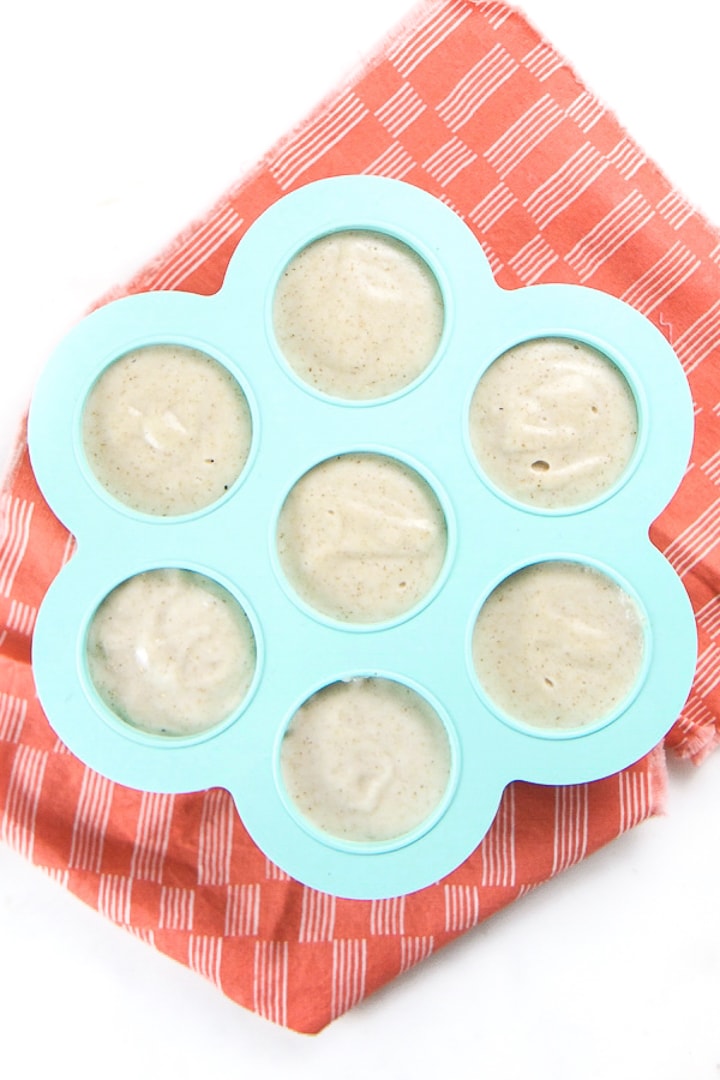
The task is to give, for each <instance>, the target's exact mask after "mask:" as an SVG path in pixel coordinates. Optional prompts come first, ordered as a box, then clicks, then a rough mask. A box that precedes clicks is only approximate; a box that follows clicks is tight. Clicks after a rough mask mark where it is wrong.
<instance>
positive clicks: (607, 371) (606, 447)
mask: <svg viewBox="0 0 720 1080" xmlns="http://www.w3.org/2000/svg"><path fill="white" fill-rule="evenodd" d="M637 430H638V418H637V410H636V407H635V399H634V397H633V394H632V391H631V390H630V387H629V385H628V383H627V381H626V379H625V377H624V376H623V374H622V373H621V372H620V370H619V369H618V368H617V367H616V366H615V365H614V364H613V363H611V362H610V361H609V360H608V359H607V358H606V357H605V356H603V355H602V353H600V352H598V351H597V350H595V349H593V348H591V347H590V346H588V345H585V344H581V343H580V342H576V341H572V340H569V339H568V340H566V339H564V338H544V339H538V340H535V341H528V342H525V343H524V344H522V345H517V346H516V347H515V348H513V349H510V350H509V351H508V352H506V353H504V354H503V355H502V356H501V357H500V358H499V359H498V360H496V361H495V362H494V363H493V364H492V365H491V366H490V367H489V368H488V370H487V371H486V373H485V374H484V375H483V377H482V378H481V379H480V382H479V383H478V386H477V389H476V391H475V394H474V396H473V399H472V404H471V408H470V439H471V442H472V446H473V450H474V451H475V455H476V457H477V459H478V461H479V463H480V465H481V466H482V468H483V470H484V471H485V472H486V474H487V476H488V477H489V478H490V480H492V481H493V482H494V483H495V484H497V486H498V487H499V488H500V489H501V490H502V491H504V492H505V493H506V494H507V495H510V496H512V497H514V498H516V499H518V500H519V501H520V502H524V503H531V504H533V505H535V506H540V507H545V508H548V509H550V508H559V507H570V506H578V505H581V504H582V503H585V502H589V501H590V500H591V499H594V498H596V497H598V496H600V495H602V494H603V493H604V492H605V491H607V490H609V488H611V487H612V486H613V484H614V483H615V482H616V481H617V480H618V479H619V478H620V477H621V476H622V474H623V472H624V471H625V468H626V467H627V465H628V462H629V461H630V458H631V456H632V453H633V450H634V449H635V443H636V439H637Z"/></svg>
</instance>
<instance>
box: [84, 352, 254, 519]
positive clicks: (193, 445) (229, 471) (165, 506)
mask: <svg viewBox="0 0 720 1080" xmlns="http://www.w3.org/2000/svg"><path fill="white" fill-rule="evenodd" d="M250 438H251V421H250V411H249V409H248V404H247V401H246V399H245V395H244V394H243V392H242V390H241V389H240V386H239V385H238V383H237V382H236V380H235V379H234V378H233V376H232V375H231V374H230V372H229V371H227V370H226V369H225V368H224V367H223V366H222V364H219V363H218V362H217V361H216V360H213V359H212V358H211V357H209V356H206V355H205V354H204V353H202V352H199V351H198V350H196V349H188V348H184V347H181V346H174V345H153V346H147V347H145V348H142V349H136V350H135V351H134V352H130V353H126V354H125V355H124V356H123V357H121V358H120V359H119V360H116V361H115V363H113V364H111V365H110V367H109V368H107V370H106V371H105V372H104V373H103V374H102V375H101V376H100V378H99V379H98V380H97V382H96V383H95V386H94V387H93V389H92V390H91V392H90V394H89V396H88V400H87V402H86V405H85V410H84V414H83V441H84V447H85V454H86V456H87V460H88V463H89V465H90V467H91V469H92V470H93V472H94V473H95V475H96V477H97V479H98V480H99V481H100V483H101V484H102V486H103V487H104V488H105V489H106V490H107V491H108V492H109V493H110V494H111V495H113V496H114V497H115V498H116V499H118V500H119V501H120V502H122V503H124V504H125V505H126V506H129V507H131V508H132V509H133V510H139V511H141V512H143V513H146V514H156V515H159V516H166V515H175V514H187V513H191V512H193V511H196V510H201V509H203V507H206V506H209V505H210V504H211V503H213V502H215V501H216V500H217V499H219V498H220V497H221V496H222V495H223V494H224V493H225V492H226V491H227V490H228V488H229V487H230V486H231V485H232V484H233V483H234V482H235V480H236V479H237V477H238V476H239V475H240V472H241V471H242V468H243V466H244V464H245V461H246V460H247V456H248V452H249V449H250Z"/></svg>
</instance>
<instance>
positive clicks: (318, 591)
mask: <svg viewBox="0 0 720 1080" xmlns="http://www.w3.org/2000/svg"><path fill="white" fill-rule="evenodd" d="M277 545H278V555H279V558H280V563H281V566H282V568H283V570H284V571H285V574H286V575H287V578H288V581H289V582H290V584H291V585H292V586H293V588H294V589H295V590H296V592H297V593H298V595H299V596H300V597H301V598H302V599H303V600H304V601H305V602H306V603H307V604H309V605H310V606H311V607H313V608H314V609H315V610H317V611H319V612H322V613H323V614H325V615H329V616H331V617H332V618H334V619H339V620H342V621H345V622H357V623H372V622H381V621H384V620H386V619H393V618H396V617H397V616H399V615H402V614H403V613H404V612H406V611H409V610H410V609H411V608H412V607H414V606H415V605H416V604H417V603H419V601H420V600H422V599H423V598H424V597H425V596H426V595H427V593H428V592H429V591H430V589H431V588H432V586H433V584H434V582H435V580H436V578H437V576H438V574H439V573H440V570H441V568H442V564H443V561H444V559H445V551H446V545H447V533H446V525H445V517H444V514H443V511H442V509H441V507H440V504H439V503H438V501H437V499H436V498H435V495H434V494H433V492H432V491H431V489H430V487H429V486H428V485H427V484H426V482H425V481H424V480H423V479H422V478H421V477H420V476H419V475H418V474H417V473H416V472H415V471H414V470H413V469H410V468H408V467H407V466H406V465H404V464H402V463H401V462H399V461H395V460H393V459H392V458H388V457H384V456H382V455H380V454H345V455H342V456H340V457H336V458H330V459H329V460H327V461H324V462H322V464H320V465H318V466H316V467H315V468H314V469H311V470H310V471H309V472H307V473H306V474H305V475H304V476H303V477H301V479H300V480H299V481H298V483H297V484H296V485H295V486H294V488H293V489H292V491H291V492H290V494H289V495H288V497H287V499H286V500H285V504H284V506H283V508H282V511H281V514H280V518H279V521H278V531H277Z"/></svg>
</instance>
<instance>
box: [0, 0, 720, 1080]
mask: <svg viewBox="0 0 720 1080" xmlns="http://www.w3.org/2000/svg"><path fill="white" fill-rule="evenodd" d="M522 6H523V9H524V11H525V13H526V14H527V16H528V17H529V19H530V20H531V22H533V23H534V24H535V26H536V27H537V28H538V29H539V30H540V31H541V32H542V33H543V34H544V35H545V36H546V37H547V38H548V39H549V40H550V41H551V43H552V44H554V45H555V46H556V47H557V48H558V49H559V50H560V51H561V52H562V53H564V54H565V56H566V57H568V58H569V59H570V60H571V62H572V64H573V66H574V67H575V69H576V71H577V72H578V74H579V75H580V76H581V78H582V79H583V80H584V81H585V82H586V84H587V85H588V86H589V87H590V88H591V89H592V90H593V91H594V92H595V93H596V94H597V95H598V96H599V97H600V98H601V99H602V100H603V101H604V102H605V103H606V104H607V105H608V106H609V107H610V108H612V109H613V110H614V111H615V113H616V114H617V115H618V117H619V119H620V121H621V122H622V123H623V124H624V125H625V126H626V127H627V128H628V129H629V131H630V133H631V134H632V135H633V137H634V138H635V139H636V140H637V141H638V142H639V143H640V144H641V145H642V146H643V148H644V149H645V150H646V152H647V153H648V154H649V155H650V156H651V157H653V158H654V159H655V160H656V161H657V163H658V164H659V165H660V166H661V168H662V169H663V170H664V172H665V173H666V174H667V175H668V176H669V177H670V179H671V180H672V182H673V183H674V184H675V186H677V187H679V188H680V189H681V191H683V192H684V193H685V195H686V196H687V197H688V198H689V199H690V201H691V202H693V203H695V204H696V205H697V206H698V207H700V208H701V209H702V210H703V211H704V212H705V213H706V215H707V216H708V217H710V218H711V219H712V220H713V221H714V222H716V223H719V224H720V182H719V177H720V149H719V142H718V138H717V129H718V125H717V104H718V98H719V94H718V84H717V81H716V80H717V55H716V54H717V49H718V46H719V44H720V9H719V8H718V6H717V4H716V3H715V0H683V2H682V3H671V2H669V0H656V2H654V3H651V0H603V2H602V4H597V5H596V6H595V8H593V9H589V8H588V5H585V4H583V3H580V2H578V0H525V3H524V4H523V5H522ZM411 8H412V3H411V2H409V0H362V2H359V3H356V4H347V3H341V2H340V0H304V2H300V0H275V2H270V0H265V2H263V3H252V2H249V0H246V2H245V3H239V2H236V3H234V4H232V3H230V2H229V0H203V2H202V3H199V4H197V5H190V4H187V3H185V2H184V0H124V3H123V4H122V5H120V4H117V5H116V4H108V5H99V4H96V3H90V2H89V0H64V2H63V3H56V2H55V0H39V2H36V3H33V2H31V0H28V2H27V3H25V4H18V3H16V4H14V5H13V7H12V12H11V13H10V14H8V13H7V8H6V9H4V10H5V12H6V13H5V14H4V15H3V16H2V17H1V19H0V99H1V101H2V128H1V130H0V140H1V146H2V160H3V164H2V165H1V166H0V221H1V231H0V236H1V237H2V244H1V247H0V256H1V261H0V275H1V278H0V297H1V299H0V303H1V304H2V308H1V309H0V310H1V311H2V328H3V340H2V347H0V459H2V461H3V462H4V461H6V460H7V457H8V454H9V451H10V448H11V445H12V441H13V434H14V429H15V427H16V424H17V421H18V420H19V417H20V415H21V413H22V411H23V410H24V408H25V405H26V403H27V400H28V398H29V395H30V393H31V389H32V385H33V381H34V379H35V377H36V375H37V372H38V371H39V369H40V367H41V365H42V363H43V361H44V359H45V358H46V356H47V355H48V353H49V352H50V351H51V349H52V348H53V346H54V345H55V343H56V342H57V341H58V339H59V338H60V337H61V336H62V335H63V334H64V333H65V331H66V330H67V329H69V327H70V325H71V324H72V323H73V322H74V321H75V320H76V319H77V318H78V317H79V316H80V315H81V314H82V313H83V312H84V311H85V310H86V308H87V307H88V305H89V304H90V303H92V301H93V300H94V299H95V298H96V297H97V296H99V295H100V294H102V293H104V291H105V290H106V289H107V288H109V287H111V286H113V285H115V284H116V283H118V282H122V281H123V280H124V279H126V278H127V277H128V276H129V275H130V274H131V273H132V272H133V271H135V270H136V269H137V268H138V267H140V266H141V265H142V264H143V262H144V261H145V260H146V259H148V258H149V257H151V256H152V255H154V254H155V253H156V252H157V251H158V250H159V249H161V248H162V247H164V245H165V244H166V243H167V242H168V241H169V240H170V239H172V238H173V236H174V235H175V233H176V232H177V231H179V230H180V229H181V228H183V227H184V226H185V225H186V224H187V223H188V222H189V220H191V219H193V218H195V217H196V216H198V215H200V214H201V213H202V212H203V211H204V210H205V209H206V208H208V206H209V205H210V204H211V203H213V202H214V201H215V199H216V197H217V196H219V195H220V194H221V193H222V191H223V190H224V189H225V188H226V187H228V186H229V185H230V184H231V183H232V182H233V181H234V180H236V179H237V178H238V177H239V176H240V175H241V174H242V173H243V171H244V170H245V169H247V168H248V167H249V166H251V165H252V164H253V162H254V161H255V159H256V158H257V157H258V156H259V155H260V154H262V152H263V151H264V150H266V149H267V148H268V147H269V146H270V145H271V144H272V143H273V142H274V141H275V139H276V138H277V137H279V136H280V135H282V134H283V133H284V132H285V130H286V129H287V128H288V126H289V125H290V124H292V123H294V122H295V121H297V120H299V119H301V118H302V117H303V116H304V115H305V113H306V112H307V111H308V110H309V109H310V108H311V107H312V106H313V105H314V104H315V103H316V102H317V101H318V99H319V98H321V97H322V96H324V95H325V94H326V93H327V92H328V91H329V90H331V89H332V87H333V85H334V84H335V82H336V81H337V80H338V79H339V78H340V77H341V76H343V75H344V74H346V73H347V72H348V70H349V69H352V68H353V67H354V66H355V65H356V64H357V63H358V62H360V61H361V60H362V58H363V57H364V55H365V54H366V53H367V52H368V51H369V50H370V49H371V48H372V47H373V46H374V44H375V43H376V42H377V41H378V40H379V39H381V38H382V37H383V36H384V35H385V33H386V32H387V31H389V30H390V29H391V28H392V27H393V26H394V24H395V23H396V22H397V20H398V19H399V18H401V17H403V16H404V15H405V14H407V13H408V12H409V11H410V10H411ZM719 892H720V753H717V754H716V755H715V756H714V757H713V758H712V759H711V760H709V761H708V762H707V763H706V764H705V765H704V766H703V767H702V768H701V769H694V768H693V767H691V766H683V767H680V766H676V767H673V768H672V772H671V778H670V796H669V803H668V813H667V815H666V816H664V817H662V818H658V819H655V820H653V821H651V822H648V823H646V824H645V825H643V826H642V827H640V828H638V829H636V830H633V832H632V833H631V834H629V835H627V836H625V837H623V838H622V839H621V840H619V841H617V842H615V843H614V844H612V845H611V846H610V847H609V848H606V849H605V850H604V851H602V852H601V853H600V854H598V855H596V856H594V857H592V858H591V859H589V860H587V861H586V862H585V863H584V864H582V865H580V866H578V867H576V868H574V869H573V870H571V871H569V872H567V873H565V874H564V875H562V876H561V877H560V878H557V879H555V880H554V881H553V882H551V883H549V884H548V885H546V886H543V887H542V888H541V889H539V890H537V891H536V892H534V893H533V894H532V895H530V896H529V897H526V898H525V899H523V900H521V901H520V902H518V903H516V904H514V905H512V906H511V908H510V909H508V910H506V911H504V912H503V913H501V914H500V915H499V916H496V917H495V918H494V919H492V920H490V921H489V922H488V923H486V924H484V925H483V926H482V927H480V928H478V929H477V930H476V931H474V932H471V933H469V934H467V935H466V936H465V937H464V938H463V939H461V940H460V941H459V942H457V943H456V944H454V945H453V946H451V947H449V948H448V949H446V950H445V951H443V952H442V953H440V954H438V955H436V956H434V957H432V958H431V959H430V960H429V961H427V962H425V963H424V964H422V965H421V966H420V967H419V968H417V969H415V970H414V971H413V972H411V973H410V974H409V975H407V976H405V977H403V978H402V979H399V980H397V981H396V982H395V983H393V984H392V985H391V986H390V987H388V988H386V989H385V990H383V991H382V992H380V993H379V994H378V995H376V996H375V997H373V998H371V999H369V1000H368V1001H366V1002H365V1003H363V1004H362V1005H360V1006H359V1007H357V1008H356V1009H354V1010H353V1011H352V1012H351V1013H349V1014H348V1015H346V1016H345V1017H343V1018H342V1019H340V1020H338V1021H337V1022H335V1023H334V1024H333V1025H332V1026H331V1027H330V1028H329V1029H327V1030H326V1031H325V1032H324V1033H323V1034H321V1035H320V1036H318V1037H316V1038H309V1037H305V1036H300V1035H296V1034H294V1033H291V1032H287V1031H285V1030H282V1029H280V1028H276V1027H274V1026H273V1025H271V1024H270V1023H268V1022H266V1021H264V1020H261V1019H259V1018H258V1017H256V1016H254V1015H252V1014H251V1013H248V1012H245V1011H243V1010H242V1009H240V1008H239V1007H237V1006H235V1005H233V1004H232V1003H231V1002H229V1001H227V1000H226V999H225V998H223V997H222V995H221V994H220V993H219V992H218V991H217V990H216V989H215V988H214V987H212V986H211V985H210V984H208V983H205V982H204V981H203V980H202V979H201V978H200V976H197V975H195V974H193V973H191V972H190V971H187V970H186V969H184V968H183V967H181V966H180V965H178V964H176V963H174V962H172V961H169V960H167V959H165V958H163V957H162V956H160V955H158V954H156V953H155V952H154V950H152V949H150V948H148V947H147V946H145V945H143V944H141V943H140V942H138V941H136V940H135V939H133V938H131V937H130V936H129V935H127V934H126V933H124V932H123V931H121V930H119V929H117V928H116V927H114V926H112V925H111V924H109V923H108V922H107V921H106V920H104V919H103V918H101V917H100V916H99V915H97V914H96V913H95V912H93V911H91V910H90V909H87V908H85V907H84V906H83V905H82V904H81V903H80V902H79V901H77V900H76V899H75V898H73V897H71V896H69V895H66V894H65V893H64V892H63V891H62V890H61V889H60V888H59V886H57V885H55V884H54V883H53V882H51V881H49V880H48V879H46V878H45V876H44V875H43V874H42V873H41V872H40V871H39V870H37V869H35V868H33V867H31V866H29V865H27V864H26V863H25V862H24V861H23V860H21V859H20V858H19V857H18V856H17V855H16V854H15V853H14V852H12V851H10V850H8V849H7V848H5V847H0V1054H2V1060H3V1062H6V1063H7V1064H6V1065H2V1066H0V1074H2V1075H6V1076H8V1078H10V1077H12V1078H13V1080H14V1078H15V1077H26V1076H28V1077H29V1076H41V1075H45V1074H56V1073H57V1072H61V1073H64V1072H65V1069H64V1068H63V1066H66V1067H70V1068H72V1070H73V1072H74V1074H75V1076H77V1077H80V1078H81V1080H84V1078H85V1077H95V1076H98V1075H99V1076H103V1077H106V1078H110V1080H114V1078H115V1077H121V1076H124V1075H125V1074H131V1075H132V1076H133V1077H135V1078H138V1080H145V1078H150V1077H163V1078H165V1077H177V1078H178V1080H184V1078H186V1077H187V1078H190V1077H196V1076H198V1075H200V1076H207V1077H212V1076H223V1077H231V1078H234V1077H246V1076H253V1075H260V1076H262V1077H263V1078H266V1077H281V1076H282V1077H286V1076H290V1075H292V1076H293V1077H296V1078H298V1080H304V1078H312V1080H322V1078H324V1077H330V1076H333V1077H335V1076H342V1077H343V1078H344V1080H355V1078H358V1080H359V1078H361V1077H362V1078H365V1077H367V1075H368V1074H374V1075H375V1076H378V1077H381V1078H384V1077H393V1078H399V1080H404V1078H405V1077H407V1078H410V1077H412V1078H413V1080H417V1078H420V1080H424V1078H425V1077H434V1076H436V1075H449V1076H459V1077H480V1078H485V1077H487V1078H490V1080H516V1078H517V1080H525V1078H528V1080H530V1078H532V1080H543V1078H552V1080H596V1078H599V1080H605V1078H608V1080H609V1078H613V1080H712V1078H714V1080H718V1077H720V920H719V919H718V897H719Z"/></svg>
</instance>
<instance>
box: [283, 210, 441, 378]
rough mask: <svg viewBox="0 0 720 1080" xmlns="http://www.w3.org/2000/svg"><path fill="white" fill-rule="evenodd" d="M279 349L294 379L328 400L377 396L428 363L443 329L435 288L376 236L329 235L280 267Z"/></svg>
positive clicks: (402, 252) (395, 247) (397, 247)
mask: <svg viewBox="0 0 720 1080" xmlns="http://www.w3.org/2000/svg"><path fill="white" fill-rule="evenodd" d="M273 318H274V326H275V335H276V338H277V342H278V345H279V346H280V350H281V352H282V354H283V355H284V357H285V359H286V360H287V362H288V364H290V366H291V367H292V368H293V369H294V370H295V372H296V373H297V374H298V375H299V376H300V378H301V379H303V381H305V382H307V383H309V384H310V385H311V386H314V387H316V388H317V389H318V390H321V391H322V392H323V393H326V394H330V395H332V396H333V397H339V398H348V399H369V398H378V397H385V396H386V395H387V394H392V393H395V392H396V391H398V390H401V389H402V388H403V387H404V386H407V385H408V383H411V382H412V381H413V379H416V378H417V377H418V376H419V375H420V374H421V373H422V372H423V371H424V370H425V368H426V367H427V365H428V364H429V363H430V361H431V360H432V359H433V356H434V355H435V353H436V351H437V347H438V344H439V341H440V336H441V334H442V328H443V302H442V296H441V293H440V289H439V288H438V285H437V282H436V280H435V278H434V276H433V274H432V273H431V272H430V270H429V268H428V267H427V266H426V264H425V263H424V262H423V260H422V259H420V258H419V256H418V255H417V254H416V253H415V252H414V251H413V250H412V249H411V248H409V247H408V246H407V245H406V244H403V243H401V242H400V241H398V240H395V239H394V238H393V237H390V236H386V235H384V234H383V233H377V232H363V231H352V230H351V231H343V232H335V233H330V234H329V235H327V236H324V237H321V238H320V239H319V240H316V241H315V242H314V243H312V244H310V245H308V247H306V248H304V249H303V250H302V251H301V252H300V253H299V254H298V255H297V256H296V257H295V258H294V259H293V260H292V261H291V262H290V263H289V265H288V266H287V268H286V269H285V272H284V273H283V276H282V277H281V278H280V281H279V282H278V286H277V289H276V292H275V299H274V311H273Z"/></svg>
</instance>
